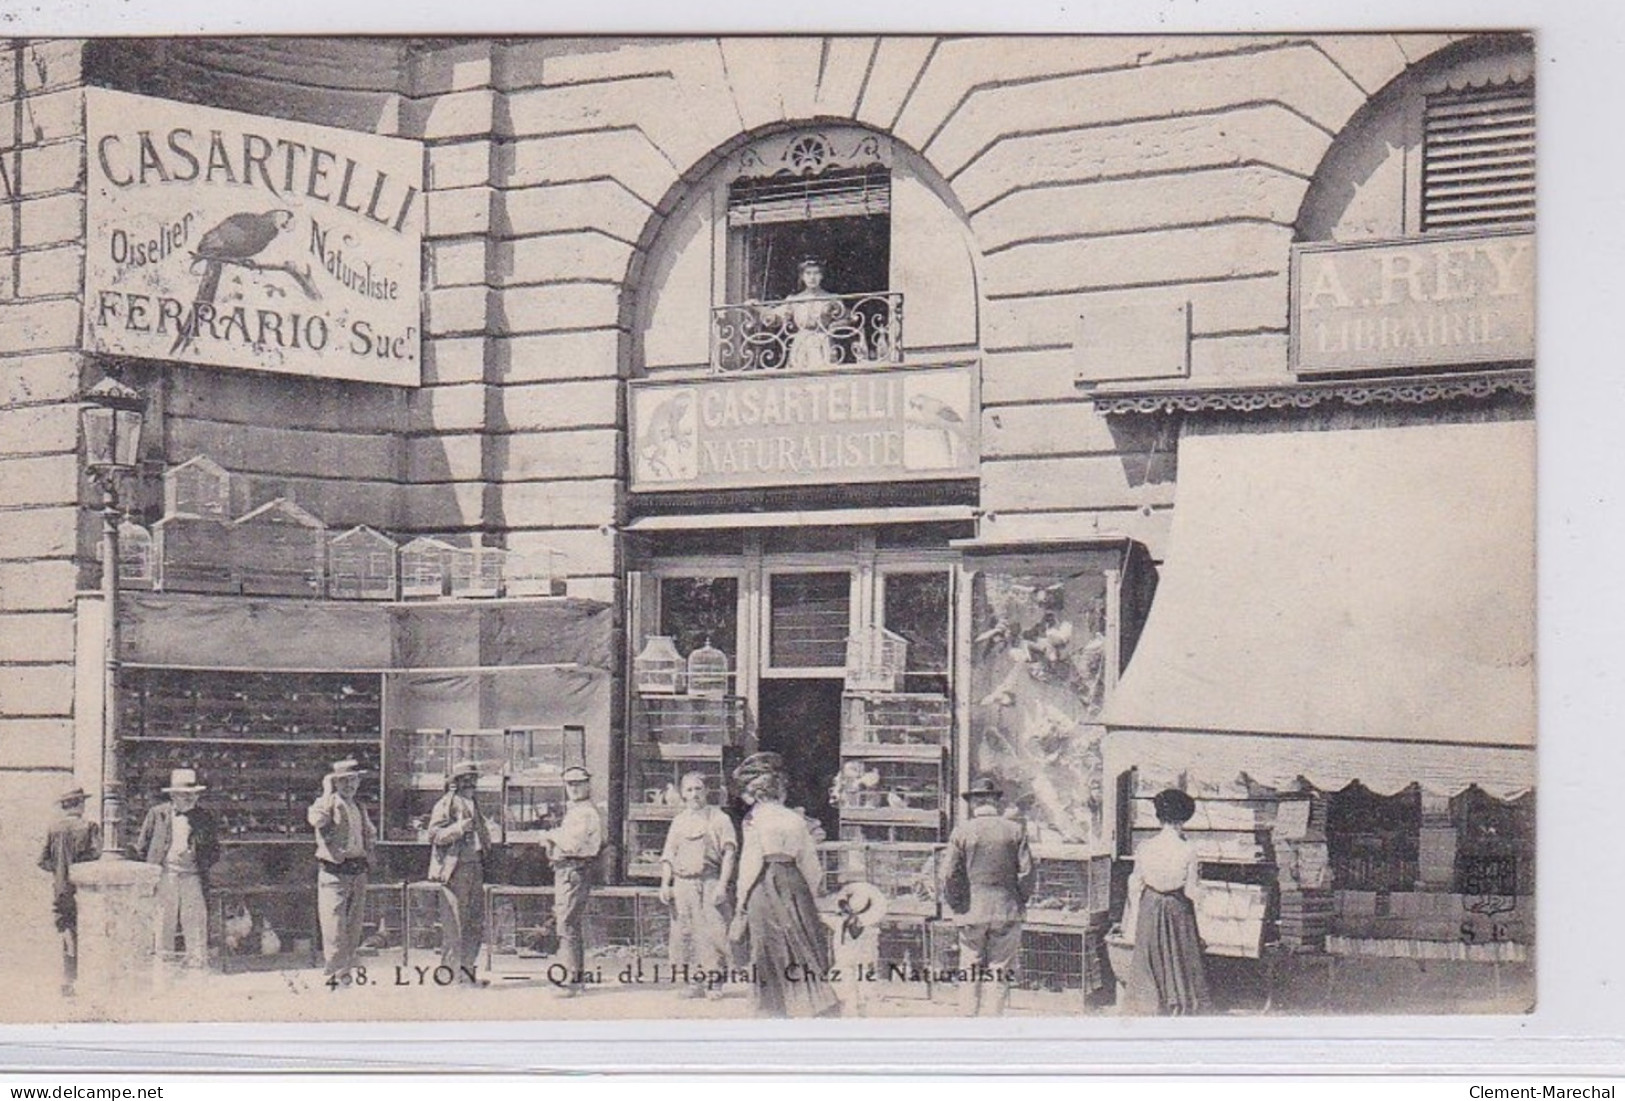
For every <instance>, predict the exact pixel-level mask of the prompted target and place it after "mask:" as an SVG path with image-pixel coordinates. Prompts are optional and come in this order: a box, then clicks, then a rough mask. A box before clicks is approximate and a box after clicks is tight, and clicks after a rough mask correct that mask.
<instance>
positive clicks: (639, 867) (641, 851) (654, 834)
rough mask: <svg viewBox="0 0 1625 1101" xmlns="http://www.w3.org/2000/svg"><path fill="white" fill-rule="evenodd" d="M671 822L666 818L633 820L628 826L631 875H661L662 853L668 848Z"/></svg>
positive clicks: (628, 855) (628, 854)
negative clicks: (667, 838)
mask: <svg viewBox="0 0 1625 1101" xmlns="http://www.w3.org/2000/svg"><path fill="white" fill-rule="evenodd" d="M670 829H671V821H670V820H669V819H666V818H654V819H646V818H640V819H633V820H631V821H629V822H627V824H626V832H627V850H628V851H627V859H628V865H629V866H628V868H627V873H628V874H629V875H659V874H660V853H661V850H662V849H664V848H665V846H666V833H667V831H669V830H670Z"/></svg>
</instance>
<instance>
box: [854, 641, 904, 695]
mask: <svg viewBox="0 0 1625 1101" xmlns="http://www.w3.org/2000/svg"><path fill="white" fill-rule="evenodd" d="M907 665H908V640H907V639H905V638H904V637H903V636H902V635H900V634H897V633H896V632H895V631H888V630H886V629H885V628H884V627H870V628H868V629H866V630H863V631H860V632H858V633H857V634H855V635H853V636H851V637H850V638H848V639H847V640H846V690H847V691H848V692H896V691H897V690H898V689H900V688H902V686H903V670H904V669H905V668H906V667H907Z"/></svg>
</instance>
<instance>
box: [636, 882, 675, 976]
mask: <svg viewBox="0 0 1625 1101" xmlns="http://www.w3.org/2000/svg"><path fill="white" fill-rule="evenodd" d="M637 922H638V933H637V940H638V959H639V960H640V961H659V962H662V963H665V962H667V961H669V960H670V959H671V908H670V907H668V906H666V905H665V904H663V903H662V902H661V901H660V899H659V897H658V896H656V895H652V894H639V895H638V897H637Z"/></svg>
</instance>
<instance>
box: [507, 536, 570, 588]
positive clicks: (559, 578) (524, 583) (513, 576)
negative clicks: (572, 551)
mask: <svg viewBox="0 0 1625 1101" xmlns="http://www.w3.org/2000/svg"><path fill="white" fill-rule="evenodd" d="M564 557H565V556H564V553H563V552H562V551H559V550H556V549H554V548H553V547H547V546H534V547H528V548H526V549H525V550H523V551H521V550H515V549H511V548H510V549H509V551H508V557H507V560H506V561H505V562H504V563H503V592H504V593H506V594H507V595H508V596H563V595H564V591H565V577H564Z"/></svg>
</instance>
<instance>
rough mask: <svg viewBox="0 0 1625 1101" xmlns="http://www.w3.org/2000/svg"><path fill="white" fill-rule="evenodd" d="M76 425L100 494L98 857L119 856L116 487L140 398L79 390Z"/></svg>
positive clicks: (130, 451) (120, 391)
mask: <svg viewBox="0 0 1625 1101" xmlns="http://www.w3.org/2000/svg"><path fill="white" fill-rule="evenodd" d="M83 402H84V403H83V405H81V406H80V409H79V426H80V429H81V431H82V433H83V436H84V441H85V469H86V470H87V471H89V473H90V476H91V477H92V478H93V479H95V481H96V484H97V486H99V487H100V488H101V491H102V607H103V633H102V650H103V654H102V657H103V661H104V665H103V676H102V852H103V854H104V856H106V857H107V858H109V859H119V858H121V857H122V856H123V844H124V840H125V839H124V836H123V826H124V785H123V782H122V780H121V775H122V768H121V756H122V754H121V752H120V747H119V697H118V688H119V683H118V682H119V637H118V591H119V545H118V526H119V488H120V487H119V482H120V479H121V478H122V476H124V475H126V474H130V473H133V472H134V470H135V468H136V464H137V462H138V461H139V456H140V450H141V424H142V419H143V417H142V410H143V409H144V408H145V406H146V399H145V398H143V397H142V396H141V394H140V392H138V391H136V390H133V389H131V388H130V387H129V386H126V385H125V384H124V383H122V382H120V381H119V380H118V379H116V378H111V377H109V378H104V379H102V380H101V381H100V382H98V383H97V384H96V385H94V386H92V387H91V388H90V389H89V390H87V391H85V393H84V397H83Z"/></svg>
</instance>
